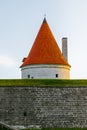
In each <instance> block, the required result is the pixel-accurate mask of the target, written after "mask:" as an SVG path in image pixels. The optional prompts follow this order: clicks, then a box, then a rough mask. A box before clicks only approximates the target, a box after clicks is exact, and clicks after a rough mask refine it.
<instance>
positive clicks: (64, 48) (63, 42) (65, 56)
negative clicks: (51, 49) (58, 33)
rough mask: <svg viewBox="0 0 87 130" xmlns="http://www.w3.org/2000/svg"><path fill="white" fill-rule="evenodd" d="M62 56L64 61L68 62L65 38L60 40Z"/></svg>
mask: <svg viewBox="0 0 87 130" xmlns="http://www.w3.org/2000/svg"><path fill="white" fill-rule="evenodd" d="M62 54H63V56H64V58H65V59H66V61H68V45H67V38H66V37H63V38H62Z"/></svg>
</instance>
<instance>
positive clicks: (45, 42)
mask: <svg viewBox="0 0 87 130" xmlns="http://www.w3.org/2000/svg"><path fill="white" fill-rule="evenodd" d="M65 40H66V39H65ZM64 48H65V47H64ZM65 52H66V51H65ZM21 77H22V78H30V79H31V78H35V79H69V78H70V65H69V64H68V62H67V59H65V57H64V56H63V54H62V53H61V51H60V48H59V47H58V44H57V42H56V40H55V38H54V36H53V34H52V32H51V30H50V28H49V25H48V23H47V21H46V18H44V20H43V23H42V25H41V27H40V30H39V32H38V34H37V36H36V39H35V41H34V43H33V46H32V48H31V50H30V52H29V54H28V56H27V57H26V58H24V59H23V64H22V65H21Z"/></svg>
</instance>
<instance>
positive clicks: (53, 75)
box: [21, 64, 70, 79]
mask: <svg viewBox="0 0 87 130" xmlns="http://www.w3.org/2000/svg"><path fill="white" fill-rule="evenodd" d="M21 77H22V78H34V79H70V67H69V66H67V65H44V64H43V65H28V66H24V67H22V68H21Z"/></svg>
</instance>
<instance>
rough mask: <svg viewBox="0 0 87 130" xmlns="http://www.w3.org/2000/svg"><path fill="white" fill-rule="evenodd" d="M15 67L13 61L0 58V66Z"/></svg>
mask: <svg viewBox="0 0 87 130" xmlns="http://www.w3.org/2000/svg"><path fill="white" fill-rule="evenodd" d="M14 65H15V61H14V60H13V59H12V58H11V57H9V56H0V66H3V67H12V66H14Z"/></svg>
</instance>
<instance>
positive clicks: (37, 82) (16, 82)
mask: <svg viewBox="0 0 87 130" xmlns="http://www.w3.org/2000/svg"><path fill="white" fill-rule="evenodd" d="M0 86H31V87H32V86H33V87H34V86H37V87H38V86H40V87H43V86H46V87H47V86H58V87H62V86H63V87H68V86H69V87H70V86H71V87H74V86H75V87H76V86H79V87H80V86H87V80H58V79H11V80H8V79H3V80H0Z"/></svg>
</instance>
